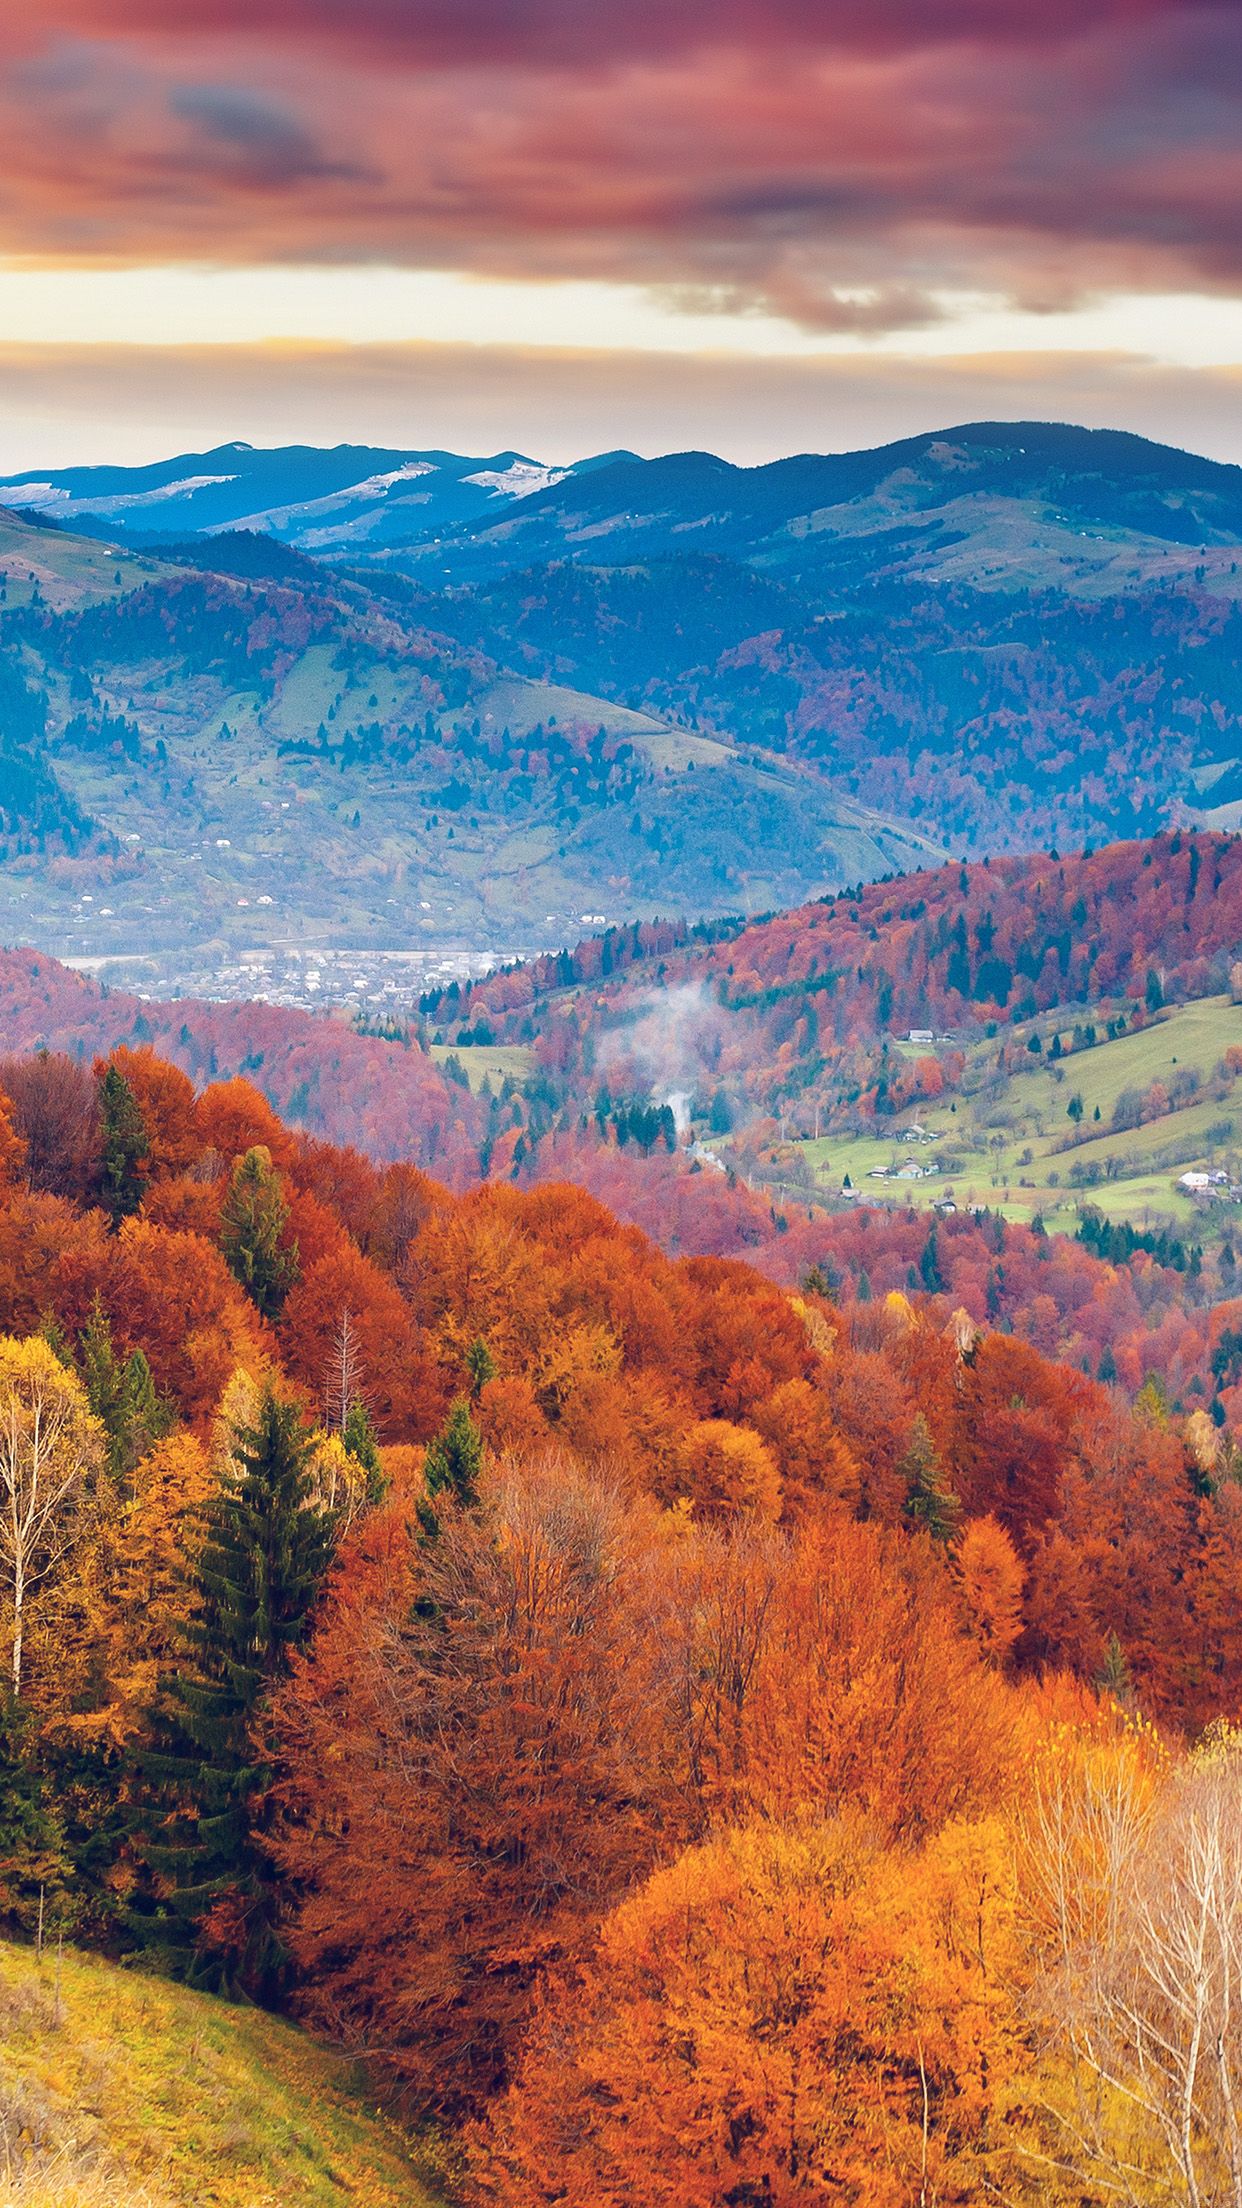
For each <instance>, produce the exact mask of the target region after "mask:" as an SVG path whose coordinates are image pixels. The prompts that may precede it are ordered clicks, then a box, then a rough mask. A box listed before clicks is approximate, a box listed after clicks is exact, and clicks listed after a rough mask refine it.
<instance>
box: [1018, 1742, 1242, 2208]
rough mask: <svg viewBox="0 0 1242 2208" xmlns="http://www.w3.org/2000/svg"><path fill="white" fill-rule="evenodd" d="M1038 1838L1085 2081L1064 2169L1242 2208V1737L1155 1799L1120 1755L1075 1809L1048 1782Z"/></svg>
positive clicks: (1181, 2203) (1056, 1977)
mask: <svg viewBox="0 0 1242 2208" xmlns="http://www.w3.org/2000/svg"><path fill="white" fill-rule="evenodd" d="M1036 1791H1037V1796H1038V1794H1039V1790H1038V1789H1037V1790H1036ZM1028 1837H1029V1838H1030V1839H1031V1841H1032V1842H1033V1845H1032V1849H1031V1853H1032V1856H1033V1858H1034V1859H1036V1860H1038V1859H1039V1858H1040V1856H1041V1855H1042V1858H1043V1863H1044V1880H1043V1891H1044V1894H1045V1896H1046V1904H1047V1907H1046V1919H1045V1930H1046V1933H1047V1935H1048V1938H1049V1948H1050V1951H1051V1952H1052V1953H1053V1954H1054V1955H1055V1963H1054V1967H1053V1969H1052V1971H1051V1973H1050V1976H1049V1979H1048V1980H1047V1982H1046V1984H1045V1997H1046V1999H1047V2004H1048V2007H1049V2009H1050V2011H1051V2012H1052V2013H1054V2014H1055V2015H1056V2017H1057V2020H1058V2022H1059V2025H1060V2030H1061V2034H1062V2038H1063V2045H1064V2047H1065V2049H1066V2051H1067V2053H1068V2054H1069V2055H1070V2057H1071V2061H1072V2068H1073V2074H1074V2078H1075V2088H1076V2089H1075V2093H1074V2096H1073V2106H1072V2109H1067V2110H1064V2111H1062V2112H1061V2113H1062V2121H1063V2122H1064V2123H1065V2125H1066V2129H1067V2135H1068V2140H1069V2144H1068V2148H1067V2152H1066V2156H1065V2161H1066V2165H1067V2166H1068V2167H1069V2168H1070V2169H1072V2170H1073V2171H1074V2173H1075V2174H1076V2175H1077V2176H1078V2177H1079V2178H1081V2179H1083V2180H1085V2181H1088V2182H1102V2183H1103V2184H1104V2185H1105V2186H1106V2187H1107V2189H1108V2191H1109V2193H1110V2194H1111V2195H1112V2196H1113V2197H1114V2198H1119V2199H1121V2200H1124V2201H1127V2202H1129V2203H1131V2204H1132V2208H1242V1735H1239V1734H1237V1733H1234V1732H1231V1731H1229V1730H1227V1729H1221V1730H1219V1731H1218V1732H1217V1733H1216V1734H1215V1735H1214V1736H1212V1737H1210V1738H1209V1740H1208V1741H1207V1742H1206V1743H1205V1745H1204V1746H1203V1747H1202V1748H1200V1749H1199V1750H1197V1751H1196V1752H1195V1753H1194V1754H1193V1755H1191V1756H1189V1757H1188V1758H1186V1759H1185V1761H1184V1762H1183V1763H1181V1764H1179V1765H1177V1766H1175V1767H1174V1768H1173V1769H1172V1770H1171V1771H1169V1772H1168V1774H1167V1775H1166V1776H1165V1778H1164V1780H1163V1783H1162V1784H1161V1785H1160V1786H1159V1787H1158V1788H1157V1789H1155V1790H1154V1792H1152V1791H1149V1790H1148V1789H1146V1788H1145V1787H1144V1786H1143V1785H1142V1784H1141V1783H1138V1782H1137V1781H1136V1772H1135V1770H1134V1768H1133V1767H1131V1768H1130V1769H1128V1770H1126V1769H1125V1768H1123V1761H1120V1760H1114V1763H1113V1766H1112V1776H1111V1779H1108V1778H1105V1779H1101V1778H1100V1777H1099V1776H1098V1775H1097V1777H1096V1780H1095V1782H1094V1786H1092V1785H1091V1784H1088V1786H1087V1787H1086V1788H1085V1789H1080V1791H1079V1797H1078V1804H1077V1808H1076V1809H1075V1807H1074V1806H1073V1804H1072V1803H1070V1802H1069V1801H1068V1800H1067V1799H1065V1798H1060V1797H1058V1796H1057V1794H1056V1792H1055V1790H1053V1792H1052V1793H1051V1794H1049V1792H1048V1790H1047V1789H1045V1790H1044V1794H1043V1798H1042V1799H1038V1798H1037V1801H1036V1806H1035V1810H1034V1813H1033V1818H1032V1820H1031V1823H1030V1825H1029V1827H1028ZM1084 1873H1085V1874H1086V1876H1085V1879H1084Z"/></svg>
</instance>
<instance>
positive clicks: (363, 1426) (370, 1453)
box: [341, 1395, 388, 1505]
mask: <svg viewBox="0 0 1242 2208" xmlns="http://www.w3.org/2000/svg"><path fill="white" fill-rule="evenodd" d="M341 1439H342V1441H343V1442H344V1444H345V1447H346V1448H347V1450H348V1451H349V1454H350V1456H351V1457H353V1459H354V1461H355V1463H357V1464H360V1465H361V1466H362V1469H363V1471H364V1472H365V1473H366V1476H367V1501H368V1503H370V1504H372V1505H374V1504H376V1503H382V1502H383V1500H384V1496H385V1494H386V1493H387V1489H388V1482H387V1481H386V1479H385V1478H384V1470H383V1466H382V1465H381V1463H380V1453H379V1442H378V1440H377V1439H376V1433H375V1428H374V1426H373V1425H372V1424H371V1413H370V1412H369V1410H368V1409H367V1407H366V1404H365V1403H364V1402H363V1400H362V1397H361V1396H360V1395H356V1396H355V1397H354V1400H353V1402H352V1403H351V1404H350V1406H349V1410H348V1412H347V1414H346V1418H345V1424H344V1427H343V1429H342V1432H341Z"/></svg>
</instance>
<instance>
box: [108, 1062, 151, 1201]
mask: <svg viewBox="0 0 1242 2208" xmlns="http://www.w3.org/2000/svg"><path fill="white" fill-rule="evenodd" d="M99 1119H100V1150H99V1187H100V1201H101V1202H102V1204H103V1208H104V1210H105V1211H106V1212H107V1214H108V1217H109V1219H110V1221H111V1223H112V1229H113V1232H114V1233H115V1231H116V1229H117V1228H118V1227H119V1226H120V1224H121V1221H122V1219H128V1218H129V1217H130V1216H131V1214H132V1213H133V1212H135V1211H137V1209H138V1206H139V1204H140V1203H141V1202H142V1197H143V1191H144V1189H145V1187H146V1174H145V1172H144V1171H143V1166H144V1164H145V1162H146V1160H147V1159H148V1157H149V1156H150V1151H151V1138H150V1136H149V1135H148V1133H147V1124H146V1121H145V1120H144V1118H143V1116H142V1112H141V1110H140V1108H139V1104H138V1099H137V1097H136V1096H135V1095H134V1092H133V1090H132V1089H131V1087H130V1085H129V1083H128V1081H127V1080H126V1079H125V1076H124V1074H123V1073H121V1072H119V1071H118V1069H117V1067H116V1066H112V1065H109V1066H105V1067H104V1070H103V1073H102V1074H101V1076H100V1080H99Z"/></svg>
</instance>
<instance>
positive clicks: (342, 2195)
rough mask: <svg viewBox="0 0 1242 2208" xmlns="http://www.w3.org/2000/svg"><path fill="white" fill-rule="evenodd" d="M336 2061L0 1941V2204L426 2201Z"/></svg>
mask: <svg viewBox="0 0 1242 2208" xmlns="http://www.w3.org/2000/svg"><path fill="white" fill-rule="evenodd" d="M440 2197H441V2196H440V2194H439V2193H438V2191H437V2190H436V2188H435V2181H434V2178H432V2177H431V2176H430V2175H429V2173H428V2172H427V2171H426V2170H425V2168H424V2167H422V2165H421V2164H420V2163H419V2161H418V2159H417V2157H416V2156H415V2154H414V2153H413V2151H412V2150H411V2149H410V2148H409V2146H408V2143H407V2142H405V2141H404V2140H403V2138H402V2137H401V2135H400V2134H399V2133H398V2132H397V2131H396V2129H395V2128H394V2127H393V2126H391V2125H390V2124H389V2123H387V2122H386V2121H385V2120H384V2118H383V2117H382V2116H380V2115H379V2114H378V2113H376V2112H374V2111H372V2110H370V2109H367V2108H365V2107H364V2106H363V2104H362V2102H361V2100H360V2098H359V2096H358V2092H357V2080H356V2078H355V2076H354V2073H353V2070H352V2067H351V2065H350V2064H348V2063H346V2062H344V2061H343V2060H342V2059H341V2058H340V2057H339V2056H337V2055H334V2054H331V2053H329V2052H327V2051H326V2050H325V2049H323V2048H321V2047H318V2046H316V2045H315V2044H314V2042H313V2041H311V2040H309V2039H307V2038H306V2037H305V2036H304V2035H303V2034H302V2033H300V2032H298V2031H295V2030H293V2029H292V2028H291V2027H290V2026H288V2025H286V2024H281V2023H278V2022H277V2021H276V2020H275V2019H274V2018H272V2017H270V2016H266V2015H263V2014H262V2013H261V2012H260V2011H258V2010H255V2009H247V2008H237V2007H234V2006H232V2005H231V2004H230V2003H227V2002H224V2001H218V2000H214V1999H212V1998H211V1997H210V1996H209V1995H205V1994H196V1993H190V1992H187V1991H186V1990H185V1988H184V1987H180V1986H173V1985H169V1984H167V1983H166V1982H164V1981H163V1980H160V1979H152V1978H147V1977H142V1976H139V1975H137V1974H135V1973H131V1972H128V1971H125V1970H121V1969H118V1968H117V1967H116V1966H115V1965H113V1964H110V1963H106V1962H103V1961H101V1960H100V1959H99V1958H98V1957H96V1956H87V1955H82V1954H78V1953H76V1952H74V1951H72V1950H66V1952H65V1954H64V1957H63V1960H62V1961H61V1962H59V1963H58V1961H57V1958H56V1955H55V1952H54V1951H50V1950H49V1951H48V1952H47V1953H46V1954H45V1955H44V1957H43V1959H42V1961H39V1960H37V1959H36V1957H35V1956H34V1954H33V1953H32V1952H31V1951H30V1950H29V1949H27V1948H20V1947H14V1946H11V1945H9V1944H7V1943H0V2201H3V2202H4V2203H5V2204H6V2208H346V2204H347V2203H349V2204H351V2208H436V2204H437V2203H438V2201H439V2199H440Z"/></svg>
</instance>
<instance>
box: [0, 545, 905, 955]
mask: <svg viewBox="0 0 1242 2208" xmlns="http://www.w3.org/2000/svg"><path fill="white" fill-rule="evenodd" d="M267 545H268V540H266V539H264V538H261V537H258V536H255V535H254V534H250V535H225V536H223V537H221V538H218V539H212V540H210V542H209V544H208V545H207V546H206V547H204V546H201V545H199V544H192V545H190V546H187V547H186V548H185V556H184V557H183V558H181V559H177V558H176V557H162V558H158V559H157V558H156V557H154V556H153V555H151V554H142V555H136V554H129V553H126V552H123V551H115V550H110V549H107V548H105V547H104V546H103V545H101V544H100V543H99V542H98V541H97V540H94V539H90V538H81V537H77V536H74V535H72V534H70V533H68V532H63V531H61V530H59V529H53V528H50V527H48V526H46V525H39V524H36V523H32V522H31V521H30V520H29V519H23V518H22V517H20V516H9V517H8V518H7V519H5V518H4V517H2V516H0V575H3V578H4V584H5V596H4V599H3V601H2V603H0V805H3V806H4V809H5V814H6V820H5V826H6V828H7V831H8V863H7V864H6V865H5V866H4V867H3V868H2V869H0V931H2V932H3V934H4V935H5V936H7V937H8V939H9V940H13V939H15V938H17V939H21V938H25V939H29V938H32V937H33V938H34V939H36V940H38V941H39V942H41V943H42V944H44V945H45V946H46V947H48V948H50V949H52V950H54V951H57V952H62V953H67V954H69V955H72V956H77V957H80V958H107V957H110V956H117V955H129V956H133V955H135V954H142V955H144V956H148V957H149V956H156V957H157V958H160V959H163V960H165V961H166V962H168V970H170V971H171V973H172V974H174V975H180V977H181V979H182V980H183V981H184V980H185V978H186V975H187V972H188V973H189V974H190V975H191V976H192V977H201V978H202V979H203V980H204V981H206V982H207V983H208V985H210V983H211V977H212V975H213V974H217V975H218V973H219V972H220V971H221V970H223V969H227V968H228V967H230V966H231V965H233V966H235V965H236V964H237V962H238V960H239V958H240V957H241V955H242V954H243V952H245V951H247V950H255V949H258V950H262V949H264V948H265V947H267V948H269V949H270V948H271V947H273V946H278V947H279V946H285V947H289V946H292V947H293V948H294V949H295V950H296V951H298V952H299V953H301V952H303V951H305V950H306V949H307V948H308V947H309V948H312V949H313V947H314V946H315V945H316V944H324V945H329V946H336V947H345V948H348V947H349V946H351V945H358V946H367V947H383V948H388V947H393V948H398V949H401V950H403V951H407V952H409V951H413V952H415V953H420V954H421V953H423V952H425V951H432V950H435V951H441V952H442V951H443V950H444V949H446V948H448V949H452V950H454V951H457V952H460V951H463V950H464V951H473V952H476V953H482V954H489V953H490V954H495V953H500V954H512V953H513V952H515V951H517V950H520V949H525V948H529V947H538V946H540V945H544V944H548V943H555V942H561V941H564V940H565V938H566V936H567V935H570V934H572V933H573V932H575V931H576V929H577V928H578V927H580V925H581V924H582V922H583V921H584V920H585V919H586V918H587V916H588V915H589V914H592V913H599V914H600V915H601V916H602V917H605V918H609V919H611V918H615V917H620V916H621V915H622V914H628V913H630V912H639V913H642V912H650V911H653V910H656V909H660V908H662V907H664V906H666V905H667V903H668V902H669V901H670V900H671V901H672V902H673V903H674V904H675V905H677V906H678V907H681V908H682V909H689V910H708V911H711V910H716V911H718V910H720V909H721V908H722V907H725V908H733V907H739V906H740V907H742V908H743V909H748V910H752V911H753V910H757V909H759V910H761V909H764V908H765V907H768V906H770V905H773V904H777V903H787V902H789V901H790V900H791V898H795V897H797V896H799V895H803V894H805V893H806V890H807V889H808V888H809V887H812V886H814V887H818V886H821V885H822V884H823V883H825V882H829V881H834V880H835V881H838V882H840V881H848V880H853V879H857V878H859V877H861V876H873V875H876V874H879V873H883V872H886V871H888V870H889V869H890V868H891V867H892V866H894V865H903V864H909V863H911V862H912V861H917V859H918V857H919V856H920V855H922V854H925V853H928V852H934V851H935V850H936V849H937V848H938V846H937V845H936V843H935V839H934V838H933V837H932V836H930V835H928V834H926V833H923V832H919V831H915V830H911V829H909V828H908V827H907V826H906V825H905V824H904V823H903V822H902V820H901V818H900V816H899V815H895V814H892V813H889V812H884V811H881V810H879V809H877V808H874V807H870V806H868V805H866V804H865V803H863V802H862V801H860V800H859V799H858V798H857V797H856V796H854V795H852V794H851V793H850V792H849V791H847V790H844V789H841V788H838V787H837V786H836V785H835V784H834V783H833V782H831V781H830V780H829V779H828V778H827V777H824V776H822V775H820V774H819V773H817V772H816V771H815V769H814V768H813V767H811V766H809V765H808V764H807V763H805V762H801V761H798V760H795V759H789V758H786V757H785V756H783V755H782V754H781V753H780V752H775V753H767V752H762V753H760V752H758V751H756V749H755V747H754V746H748V747H746V748H745V749H743V748H741V747H738V746H736V745H735V744H733V742H732V741H731V739H730V738H729V737H728V736H727V735H721V734H718V733H713V734H710V735H704V736H700V735H698V734H697V733H696V732H695V731H694V730H693V729H691V728H688V727H686V726H684V725H677V724H675V723H674V722H672V721H671V720H670V719H669V718H668V717H665V716H661V715H659V714H657V713H654V712H652V711H650V710H643V711H638V712H636V711H633V710H631V709H630V708H628V707H627V706H626V705H624V704H623V703H621V702H618V701H616V700H613V699H607V700H605V699H601V698H599V697H597V696H594V695H591V694H590V693H589V692H587V691H585V690H584V689H583V688H582V687H581V686H576V687H575V686H571V685H567V684H564V683H557V682H554V681H549V680H547V679H544V678H543V677H542V676H532V675H531V674H529V673H527V672H521V671H519V672H512V671H510V670H509V668H508V667H507V665H506V662H505V660H504V658H503V656H500V657H498V656H496V655H494V654H491V653H489V652H487V651H486V650H483V649H480V648H479V647H478V646H477V645H475V644H473V643H470V642H467V641H465V640H463V639H462V638H460V637H454V636H453V635H451V634H448V633H446V632H445V631H444V629H443V628H442V627H437V626H436V621H435V610H436V609H433V610H432V618H431V619H430V620H429V619H428V616H427V609H426V608H420V609H412V608H411V607H409V606H407V605H404V604H397V603H395V602H394V601H393V599H392V598H391V597H390V596H383V597H381V596H378V595H377V594H376V593H375V592H374V591H373V590H371V589H370V587H369V586H368V584H367V582H366V581H365V579H364V580H354V579H351V578H350V577H349V576H346V575H340V574H337V573H334V572H333V571H331V570H329V569H327V568H324V567H322V566H320V565H318V564H316V563H314V562H312V561H310V560H308V559H306V558H305V557H304V556H303V555H301V554H298V553H292V552H289V551H288V550H286V549H284V548H281V547H279V546H271V547H270V549H265V548H266V547H267ZM216 993H220V992H219V989H218V988H217V992H216ZM226 993H227V992H226Z"/></svg>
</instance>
